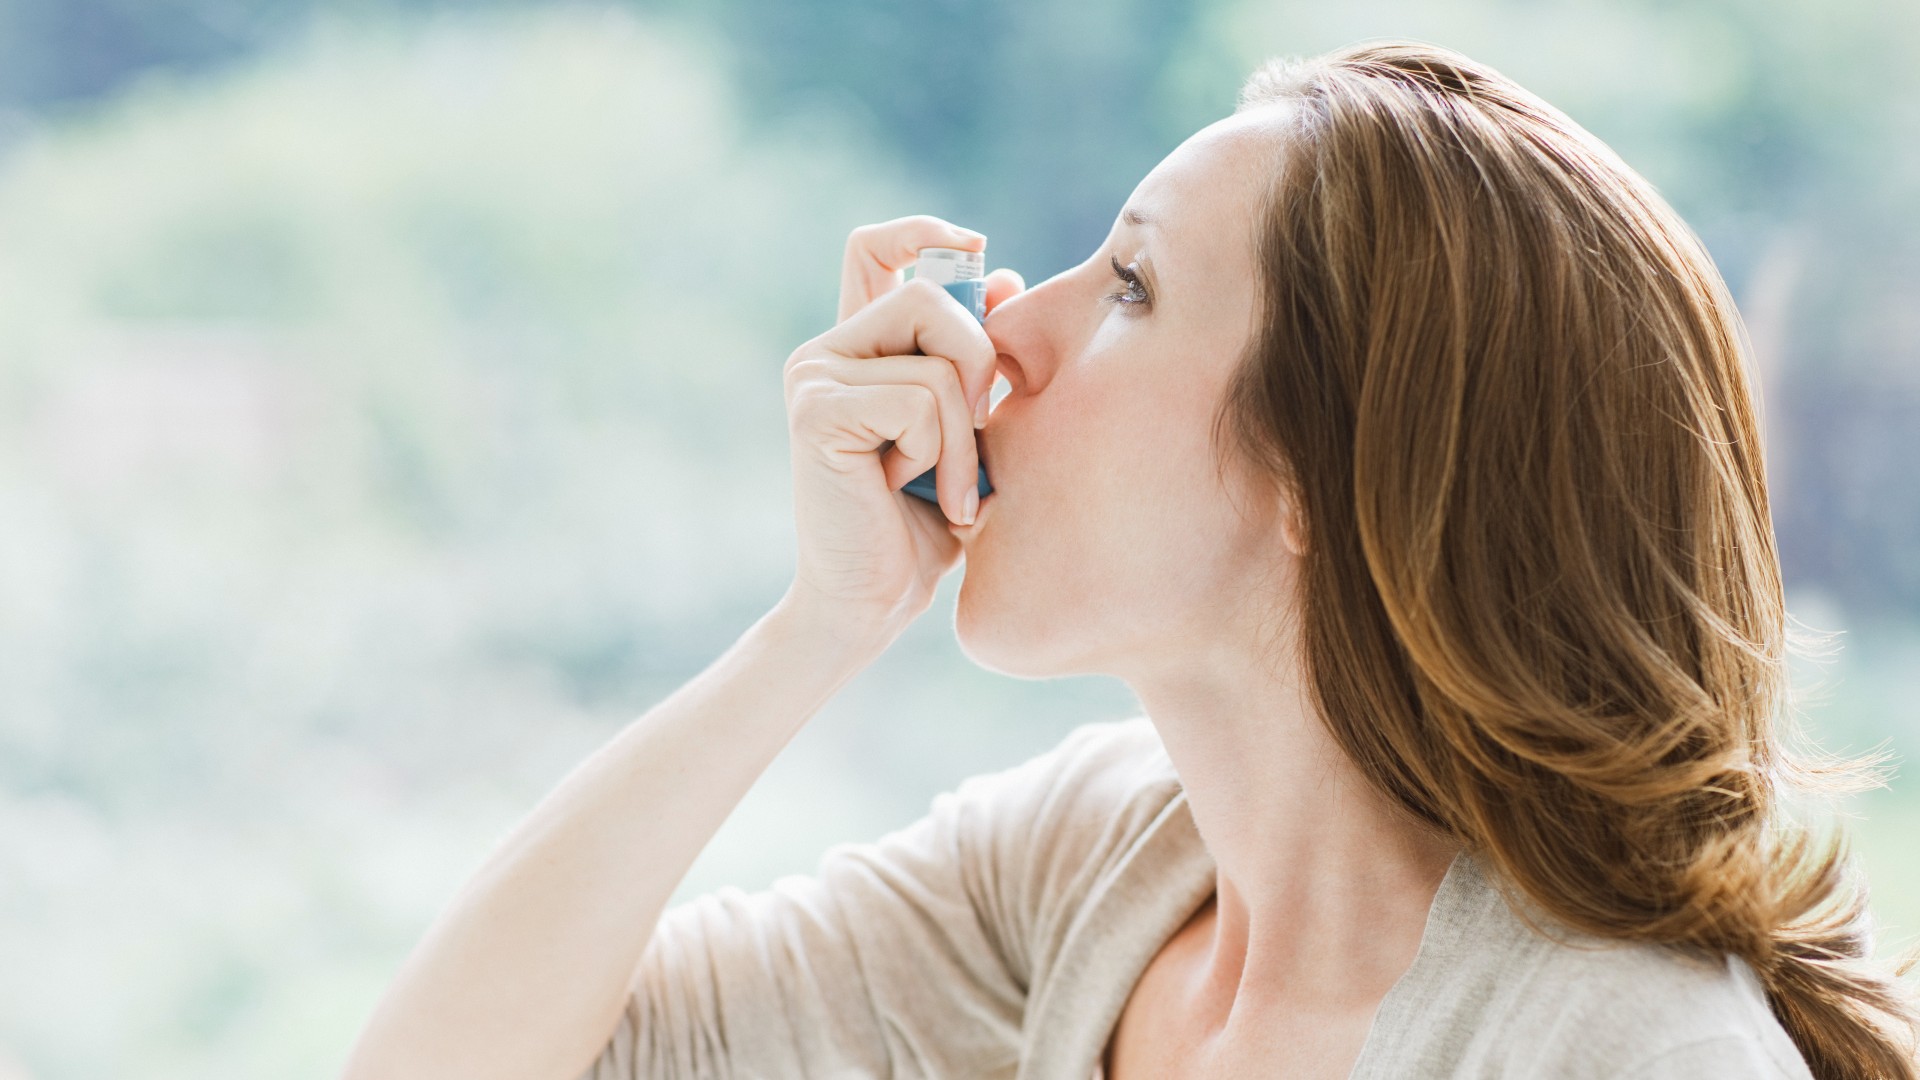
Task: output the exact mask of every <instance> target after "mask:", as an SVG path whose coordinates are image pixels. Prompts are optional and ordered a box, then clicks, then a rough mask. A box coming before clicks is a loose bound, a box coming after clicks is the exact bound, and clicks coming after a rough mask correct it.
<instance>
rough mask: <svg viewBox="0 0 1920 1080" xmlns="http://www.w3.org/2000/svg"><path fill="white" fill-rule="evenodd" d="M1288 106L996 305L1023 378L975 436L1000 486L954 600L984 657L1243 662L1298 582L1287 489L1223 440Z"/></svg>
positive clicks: (995, 315) (1175, 158)
mask: <svg viewBox="0 0 1920 1080" xmlns="http://www.w3.org/2000/svg"><path fill="white" fill-rule="evenodd" d="M1284 119H1285V115H1284V111H1283V108H1282V107H1280V106H1268V107H1262V108H1256V109H1252V110H1249V111H1247V112H1244V113H1237V114H1235V115H1233V116H1230V117H1228V118H1226V119H1223V120H1220V121H1218V122H1216V123H1214V124H1212V125H1209V126H1208V127H1206V128H1204V129H1202V130H1201V131H1199V132H1197V133H1196V134H1194V135H1193V136H1192V137H1190V138H1188V139H1187V140H1186V141H1185V142H1184V143H1182V144H1181V145H1180V146H1179V147H1178V148H1176V149H1175V150H1174V151H1173V152H1172V153H1171V154H1169V155H1167V157H1166V159H1165V160H1164V161H1162V162H1160V164H1159V165H1157V166H1156V167H1155V168H1154V169H1153V171H1152V172H1150V173H1148V174H1147V176H1146V178H1145V179H1143V180H1141V181H1140V183H1139V185H1138V186H1137V187H1135V188H1134V191H1133V194H1132V195H1131V196H1129V198H1128V199H1127V202H1126V204H1125V206H1124V207H1122V210H1121V212H1120V213H1119V214H1118V215H1117V216H1116V218H1115V220H1114V225H1113V228H1112V230H1111V231H1110V232H1109V233H1108V235H1107V238H1106V241H1105V242H1104V243H1103V244H1102V245H1101V246H1100V248H1099V249H1098V250H1096V251H1095V252H1094V253H1093V254H1092V255H1090V256H1089V257H1088V258H1087V259H1086V261H1085V262H1082V263H1081V264H1079V265H1078V266H1075V267H1072V268H1070V269H1068V270H1065V271H1062V272H1061V273H1059V274H1057V275H1055V276H1053V277H1051V278H1049V279H1047V280H1046V281H1044V282H1042V283H1040V284H1038V285H1036V286H1034V287H1032V288H1029V289H1026V290H1025V291H1023V292H1020V293H1018V294H1016V295H1014V296H1012V297H1010V298H1008V299H1006V300H1004V301H1002V302H1001V303H1000V304H998V305H997V306H996V307H995V308H994V310H993V311H992V313H991V314H989V316H988V317H987V320H986V331H987V336H988V337H989V338H990V339H991V340H992V341H993V343H994V346H995V348H996V349H997V350H998V352H999V359H998V364H999V373H1000V374H1001V375H1003V376H1005V377H1006V379H1007V382H1008V384H1009V386H1010V389H1009V390H1008V391H1007V392H1006V394H1005V396H1004V397H1003V398H1002V399H1001V400H1000V402H999V403H998V404H997V405H996V406H995V408H994V411H993V413H992V415H991V417H990V418H989V420H988V422H987V426H986V427H985V428H984V429H983V430H982V431H981V432H980V433H979V436H978V437H979V441H980V443H981V445H982V448H983V449H982V455H983V458H984V460H985V462H986V465H987V470H988V475H989V476H990V477H991V478H992V480H993V483H994V491H995V497H994V498H993V499H992V500H991V502H990V503H989V504H988V511H987V512H983V515H982V517H981V519H980V521H979V523H978V526H977V527H976V528H974V529H971V530H968V532H969V533H970V534H971V535H968V536H965V537H964V538H963V542H964V543H965V545H966V547H965V558H966V571H965V577H964V579H963V581H962V585H961V590H960V596H959V602H958V608H957V611H956V613H955V633H956V636H957V638H958V640H959V642H960V645H961V648H962V650H963V651H964V652H965V653H966V655H967V656H968V657H969V658H970V659H972V660H973V661H974V662H975V663H977V664H980V665H981V666H982V667H985V668H988V669H989V670H993V671H998V672H1001V673H1003V674H1007V675H1011V676H1014V677H1020V678H1048V677H1054V676H1061V675H1078V674H1106V675H1113V676H1116V677H1119V678H1122V679H1125V680H1127V681H1129V682H1134V681H1135V680H1136V679H1153V678H1156V677H1157V676H1159V675H1161V674H1165V675H1169V676H1172V677H1173V678H1174V679H1175V680H1176V681H1180V680H1181V675H1180V673H1181V672H1182V671H1185V672H1191V673H1193V674H1196V675H1197V674H1200V673H1201V672H1200V671H1197V670H1195V667H1196V665H1200V666H1202V667H1205V666H1211V665H1215V664H1218V665H1221V666H1233V665H1244V664H1245V663H1246V662H1247V660H1248V653H1249V650H1250V649H1251V648H1252V647H1253V645H1254V642H1255V640H1256V637H1257V635H1256V633H1255V630H1256V628H1258V627H1260V626H1263V625H1265V623H1266V622H1270V621H1271V620H1272V618H1273V610H1272V609H1273V605H1274V604H1275V603H1276V597H1286V596H1290V595H1291V592H1292V581H1293V571H1294V564H1295V561H1296V560H1297V558H1298V555H1299V548H1298V546H1297V544H1296V543H1295V541H1296V540H1297V537H1298V533H1297V532H1295V531H1294V530H1293V529H1292V527H1291V515H1290V511H1289V509H1288V507H1287V506H1286V504H1285V501H1284V499H1283V498H1282V497H1281V496H1280V495H1278V494H1277V493H1275V492H1273V491H1271V485H1262V486H1254V485H1246V486H1241V487H1235V488H1233V489H1232V490H1229V486H1228V485H1233V484H1236V483H1237V482H1238V481H1236V479H1235V471H1234V470H1233V469H1232V468H1227V469H1225V470H1224V471H1223V470H1221V469H1220V467H1219V466H1218V465H1217V463H1216V458H1215V455H1214V450H1213V448H1212V447H1211V446H1210V444H1209V436H1210V428H1211V426H1212V424H1213V419H1214V414H1215V411H1216V409H1217V408H1218V405H1219V403H1220V401H1221V397H1222V394H1223V393H1224V391H1225V389H1226V386H1227V382H1228V379H1229V377H1230V376H1231V374H1232V373H1233V370H1234V368H1235V367H1236V365H1237V362H1238V361H1239V358H1240V355H1241V352H1242V350H1243V349H1245V348H1246V346H1247V345H1248V343H1249V341H1250V340H1251V338H1252V335H1253V332H1254V328H1255V320H1256V319H1257V317H1258V312H1257V303H1258V295H1259V283H1258V279H1257V277H1256V265H1255V255H1254V249H1253V243H1254V225H1255V219H1256V215H1257V214H1258V212H1259V204H1260V200H1261V197H1262V195H1263V194H1264V192H1265V190H1266V188H1267V187H1268V185H1269V184H1270V182H1271V179H1272V176H1273V168H1274V163H1275V160H1276V158H1275V155H1276V154H1278V153H1279V152H1280V147H1281V145H1282V142H1281V139H1282V135H1281V124H1282V122H1283V121H1284ZM1116 261H1117V262H1118V264H1119V265H1120V266H1121V267H1122V268H1127V269H1130V270H1131V272H1132V273H1133V274H1134V275H1136V276H1137V279H1138V281H1137V284H1135V283H1130V282H1128V281H1126V280H1123V278H1122V277H1120V276H1118V275H1116V274H1115V272H1114V267H1113V264H1114V262H1116Z"/></svg>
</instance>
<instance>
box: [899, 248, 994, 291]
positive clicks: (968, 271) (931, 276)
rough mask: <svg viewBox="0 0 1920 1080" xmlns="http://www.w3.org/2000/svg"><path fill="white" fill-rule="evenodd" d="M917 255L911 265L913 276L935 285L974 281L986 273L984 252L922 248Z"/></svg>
mask: <svg viewBox="0 0 1920 1080" xmlns="http://www.w3.org/2000/svg"><path fill="white" fill-rule="evenodd" d="M918 254H919V256H920V257H919V258H918V259H917V260H915V261H914V264H913V276H914V277H923V278H926V279H927V280H928V281H931V282H933V283H934V284H935V285H951V284H953V283H954V282H956V281H974V280H976V279H978V278H979V277H981V276H982V275H983V274H985V273H986V265H987V255H986V252H984V251H962V250H960V249H959V248H943V247H923V248H921V249H920V251H919V252H918Z"/></svg>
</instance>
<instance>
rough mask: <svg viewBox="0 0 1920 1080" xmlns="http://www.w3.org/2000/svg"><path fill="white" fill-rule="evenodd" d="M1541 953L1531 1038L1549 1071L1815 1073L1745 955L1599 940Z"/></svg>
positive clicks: (1562, 944) (1549, 946) (1543, 948)
mask: <svg viewBox="0 0 1920 1080" xmlns="http://www.w3.org/2000/svg"><path fill="white" fill-rule="evenodd" d="M1537 955H1538V957H1539V959H1538V961H1537V963H1536V966H1535V971H1534V973H1533V977H1532V979H1531V980H1530V981H1531V982H1532V983H1533V985H1534V987H1535V990H1536V992H1537V994H1538V995H1539V999H1538V1003H1537V1004H1536V1005H1535V1006H1534V1007H1533V1008H1532V1009H1530V1010H1529V1011H1530V1012H1532V1013H1533V1016H1532V1017H1531V1018H1530V1021H1529V1022H1530V1028H1529V1030H1531V1031H1533V1032H1535V1033H1537V1038H1536V1040H1535V1046H1536V1048H1537V1050H1538V1052H1539V1054H1540V1056H1541V1061H1540V1064H1542V1065H1547V1066H1555V1067H1562V1066H1558V1065H1556V1063H1557V1062H1561V1061H1568V1062H1572V1061H1577V1060H1578V1059H1580V1058H1582V1057H1586V1058H1591V1059H1592V1061H1593V1064H1594V1066H1595V1067H1594V1068H1591V1069H1588V1070H1586V1071H1588V1072H1592V1073H1593V1074H1594V1075H1596V1076H1609V1077H1611V1076H1668V1075H1672V1076H1699V1077H1714V1076H1728V1077H1732V1076H1743V1077H1744V1076H1752V1077H1782V1078H1785V1077H1796V1078H1797V1077H1806V1076H1808V1075H1809V1074H1808V1071H1807V1068H1806V1064H1805V1062H1804V1061H1803V1060H1802V1059H1801V1057H1800V1053H1799V1050H1798V1049H1797V1048H1796V1047H1795V1046H1794V1045H1793V1040H1792V1038H1791V1037H1790V1036H1788V1034H1787V1032H1786V1029H1785V1028H1783V1027H1782V1026H1781V1025H1780V1022H1779V1020H1778V1019H1776V1018H1775V1017H1774V1015H1773V1012H1772V1010H1771V1009H1770V1008H1769V1007H1768V1005H1767V999H1766V994H1765V992H1764V991H1763V990H1762V989H1761V987H1760V982H1759V979H1758V978H1757V977H1756V976H1755V975H1754V973H1753V970H1752V968H1750V967H1749V966H1748V965H1747V964H1746V962H1745V961H1743V960H1741V959H1739V958H1738V957H1734V956H1728V955H1725V954H1708V953H1700V952H1693V951H1683V950H1679V949H1675V948H1670V947H1666V946H1659V945H1650V944H1645V943H1639V942H1604V941H1601V940H1599V939H1592V938H1579V939H1574V940H1573V941H1545V940H1543V941H1542V943H1541V945H1540V946H1539V950H1538V953H1537ZM1555 1005H1557V1006H1558V1007H1557V1008H1554V1007H1553V1006H1555ZM1602 1062H1605V1063H1608V1064H1607V1065H1606V1066H1601V1064H1600V1063H1602ZM1582 1074H1583V1075H1584V1073H1582Z"/></svg>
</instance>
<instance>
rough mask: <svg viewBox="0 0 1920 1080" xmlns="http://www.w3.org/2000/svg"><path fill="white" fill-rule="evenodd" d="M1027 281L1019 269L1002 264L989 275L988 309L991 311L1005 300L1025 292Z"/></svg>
mask: <svg viewBox="0 0 1920 1080" xmlns="http://www.w3.org/2000/svg"><path fill="white" fill-rule="evenodd" d="M1026 289H1027V281H1026V279H1025V278H1023V277H1021V276H1020V272H1019V271H1018V270H1014V269H1012V268H1011V267H1006V266H1002V267H1000V268H999V269H997V270H994V271H992V272H991V273H989V274H988V275H987V311H988V312H989V313H991V312H992V311H993V309H994V308H997V307H999V306H1000V302H1001V301H1003V300H1010V299H1012V298H1013V297H1014V296H1017V295H1018V294H1020V293H1023V292H1025V291H1026Z"/></svg>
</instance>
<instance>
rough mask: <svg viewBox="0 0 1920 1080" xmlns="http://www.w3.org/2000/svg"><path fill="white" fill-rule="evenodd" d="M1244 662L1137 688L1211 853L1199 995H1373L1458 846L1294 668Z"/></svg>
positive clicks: (1266, 998) (1402, 953)
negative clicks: (1313, 699) (1405, 806)
mask: <svg viewBox="0 0 1920 1080" xmlns="http://www.w3.org/2000/svg"><path fill="white" fill-rule="evenodd" d="M1189 659H1190V658H1189ZM1248 670H1249V669H1248V668H1247V667H1246V666H1243V665H1237V664H1223V665H1222V666H1221V667H1220V668H1219V669H1218V670H1215V671H1212V672H1207V670H1206V668H1205V667H1204V666H1201V667H1195V666H1191V665H1190V666H1187V667H1185V668H1184V674H1183V675H1181V676H1180V677H1179V681H1178V682H1175V681H1163V682H1159V683H1157V684H1155V685H1153V686H1151V687H1146V688H1140V687H1137V688H1136V689H1145V690H1146V691H1148V692H1142V693H1141V695H1140V696H1141V701H1142V704H1143V705H1145V706H1146V711H1147V714H1148V715H1149V716H1150V717H1152V719H1153V722H1154V725H1155V727H1156V728H1157V729H1158V731H1159V733H1160V737H1161V740H1162V742H1163V743H1165V745H1166V748H1167V754H1168V757H1169V758H1170V759H1171V760H1172V762H1173V765H1174V768H1175V769H1176V770H1177V771H1178V773H1179V774H1180V779H1181V783H1182V785H1183V786H1184V787H1185V789H1186V792H1187V799H1188V803H1189V806H1190V808H1191V810H1192V813H1193V820H1194V824H1195V826H1196V828H1197V829H1198V830H1199V832H1200V835H1201V838H1202V839H1203V840H1204V841H1205V843H1206V845H1207V850H1208V853H1209V854H1210V855H1212V857H1213V859H1214V862H1215V865H1216V867H1217V883H1216V889H1217V891H1216V894H1215V898H1214V900H1213V902H1212V904H1211V905H1209V907H1207V908H1203V909H1202V912H1201V917H1202V918H1204V919H1206V920H1208V921H1209V922H1210V923H1211V931H1210V942H1209V943H1208V945H1209V948H1208V953H1207V957H1208V958H1207V960H1206V961H1205V965H1204V973H1203V974H1201V975H1200V976H1199V977H1198V978H1197V980H1196V981H1195V982H1194V983H1192V984H1190V985H1192V986H1193V993H1194V995H1195V997H1196V998H1197V1000H1196V1001H1195V1004H1196V1005H1199V1006H1201V1007H1203V1008H1206V1009H1208V1010H1209V1011H1215V1012H1216V1015H1220V1016H1227V1015H1230V1014H1232V1013H1235V1012H1239V1011H1242V1010H1254V1009H1257V1008H1259V1007H1260V1004H1261V1003H1263V1002H1271V1003H1276V1004H1278V1003H1284V1002H1287V1001H1294V1002H1297V1001H1299V1000H1300V999H1301V998H1302V997H1303V996H1306V997H1309V998H1310V999H1311V1000H1312V1001H1313V1002H1315V1003H1316V1005H1317V1006H1320V1007H1328V1008H1332V1007H1337V1006H1338V1005H1339V1004H1340V1003H1341V1002H1342V1001H1343V999H1345V1000H1351V1002H1352V1003H1354V1004H1356V1005H1360V1004H1365V1005H1367V1006H1368V1007H1371V1005H1372V1004H1373V1003H1377V1002H1378V1000H1379V998H1380V997H1381V996H1382V995H1384V994H1385V993H1386V991H1387V990H1388V989H1389V988H1390V987H1391V986H1392V984H1393V982H1394V980H1396V979H1397V978H1399V976H1400V974H1401V973H1402V972H1404V971H1405V970H1406V968H1407V965H1408V964H1409V963H1411V962H1412V959H1413V955H1414V953H1415V951H1416V950H1417V948H1418V946H1419V941H1420V937H1421V933H1422V931H1423V930H1424V929H1425V926H1426V917H1427V912H1428V910H1429V908H1430V907H1431V906H1432V903H1433V898H1434V895H1435V893H1436V891H1437V890H1438V888H1439V885H1440V881H1441V879H1442V878H1443V877H1444V876H1445V874H1446V870H1447V867H1448V866H1449V865H1450V863H1451V862H1452V859H1453V857H1454V855H1455V854H1456V853H1457V852H1458V851H1459V845H1458V844H1457V843H1455V842H1454V841H1452V840H1451V839H1450V838H1447V837H1444V836H1442V835H1440V834H1438V833H1437V832H1436V831H1434V830H1432V829H1431V828H1429V827H1428V826H1426V825H1424V824H1423V823H1420V822H1418V821H1416V820H1415V819H1414V818H1412V816H1411V815H1408V814H1405V813H1404V812H1402V811H1400V810H1398V808H1396V807H1394V806H1392V805H1391V804H1390V803H1389V802H1388V800H1387V799H1386V797H1385V796H1383V795H1381V794H1380V793H1379V792H1377V791H1376V790H1375V789H1374V788H1373V787H1372V785H1371V784H1369V783H1368V782H1367V780H1366V778H1365V777H1364V776H1363V775H1362V774H1361V772H1360V771H1359V769H1358V768H1357V767H1356V766H1354V764H1353V763H1352V761H1351V760H1349V759H1348V758H1347V756H1346V754H1345V753H1344V752H1343V751H1342V750H1341V749H1340V747H1339V746H1338V744H1336V743H1335V742H1334V741H1333V738H1332V736H1331V735H1329V734H1328V733H1327V731H1326V728H1325V726H1324V725H1323V724H1322V722H1321V719H1320V716H1319V714H1318V712H1317V710H1315V709H1313V708H1312V707H1311V705H1310V704H1309V701H1310V699H1309V695H1307V694H1306V693H1305V692H1304V688H1303V686H1302V685H1301V682H1300V680H1291V681H1279V682H1270V683H1267V684H1265V685H1262V686H1258V687H1250V686H1249V685H1248V684H1247V681H1246V680H1247V676H1246V672H1247V671H1248ZM1196 672H1199V673H1201V674H1200V676H1199V677H1198V678H1196V677H1195V673H1196ZM1223 688H1230V689H1231V690H1232V691H1234V692H1226V690H1225V689H1223Z"/></svg>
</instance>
